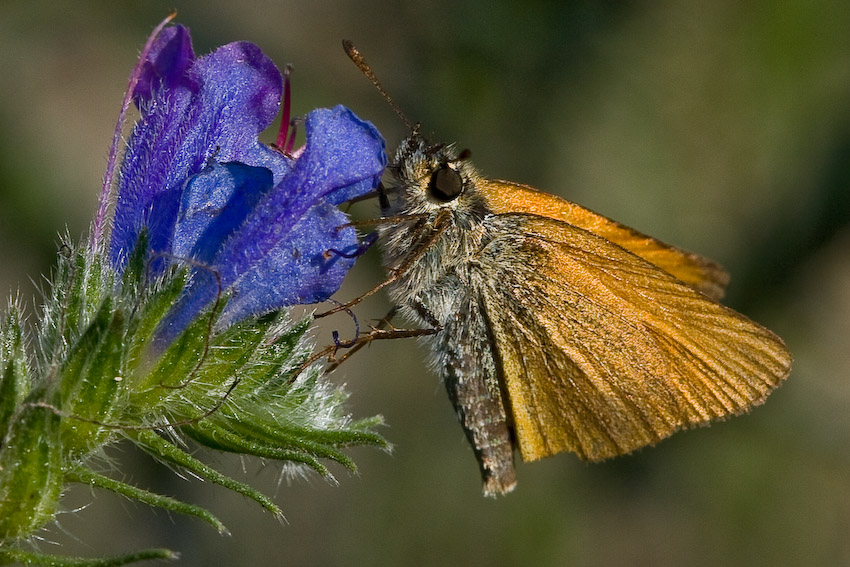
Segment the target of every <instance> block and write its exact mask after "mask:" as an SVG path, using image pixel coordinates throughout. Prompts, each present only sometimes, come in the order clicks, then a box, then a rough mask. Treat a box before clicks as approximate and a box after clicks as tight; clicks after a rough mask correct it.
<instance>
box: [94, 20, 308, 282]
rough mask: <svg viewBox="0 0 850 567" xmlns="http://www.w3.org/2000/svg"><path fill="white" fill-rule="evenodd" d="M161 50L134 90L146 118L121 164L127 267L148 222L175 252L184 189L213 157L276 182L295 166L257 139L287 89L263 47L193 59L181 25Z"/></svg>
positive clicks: (117, 231)
mask: <svg viewBox="0 0 850 567" xmlns="http://www.w3.org/2000/svg"><path fill="white" fill-rule="evenodd" d="M172 30H173V31H172ZM155 47H156V49H154V50H152V51H151V54H150V57H149V63H150V65H149V66H146V69H145V72H144V73H143V74H142V77H141V79H143V80H140V81H139V83H138V85H137V91H136V92H135V93H134V94H135V95H136V100H137V101H138V103H139V105H140V111H141V118H140V119H139V121H138V122H137V124H136V126H135V128H134V130H133V134H132V136H131V138H130V141H129V144H128V147H127V151H126V153H125V156H124V160H123V162H122V164H121V177H120V181H119V194H118V203H117V205H116V210H115V220H114V223H113V231H112V240H111V244H110V246H111V258H112V262H113V265H115V267H116V268H117V269H118V270H119V271H120V270H121V269H122V268H123V265H124V261H125V258H126V255H127V254H128V253H129V251H130V250H131V249H132V247H133V246H134V245H135V242H136V239H137V238H138V234H139V231H140V230H141V229H142V228H143V227H146V226H147V228H148V230H149V239H150V246H151V249H152V250H153V251H155V252H166V253H168V252H169V251H170V248H171V244H172V242H171V238H172V235H173V234H174V225H175V223H176V221H177V213H178V210H179V205H180V193H181V190H182V187H183V185H184V183H185V182H186V180H187V179H188V178H189V177H190V176H192V175H194V174H196V173H198V172H200V171H201V169H202V168H203V167H204V166H205V164H206V163H207V161H208V160H209V159H210V158H211V157H213V156H215V158H216V159H217V160H218V161H240V162H243V163H246V164H248V165H256V166H263V167H266V168H268V169H270V170H271V171H272V174H273V176H274V178H275V180H279V179H282V178H283V177H284V176H285V175H286V173H287V172H288V171H289V170H290V168H291V160H289V159H288V158H286V157H285V156H283V155H282V154H280V153H279V152H276V151H274V150H272V149H270V148H268V147H267V146H265V145H263V144H260V143H259V142H258V140H257V136H258V135H259V133H260V132H261V131H262V130H264V129H265V128H266V127H268V126H269V125H270V124H271V122H272V121H273V120H274V117H275V115H276V114H277V111H278V107H279V104H280V95H281V90H282V78H281V75H280V72H279V71H278V70H277V68H276V67H275V66H274V64H273V63H272V62H271V60H269V59H268V58H267V57H266V56H265V55H263V53H262V52H261V51H260V49H259V48H258V47H257V46H255V45H253V44H250V43H232V44H229V45H225V46H223V47H221V48H219V49H218V50H216V51H215V52H214V53H212V54H210V55H208V56H206V57H201V58H199V59H197V60H193V59H192V51H191V43H190V40H189V35H188V31H186V29H185V28H183V27H180V26H178V27H175V28H170V29H169V30H166V32H163V36H162V38H161V40H160V43H158V44H156V46H155Z"/></svg>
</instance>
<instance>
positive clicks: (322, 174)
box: [216, 106, 386, 305]
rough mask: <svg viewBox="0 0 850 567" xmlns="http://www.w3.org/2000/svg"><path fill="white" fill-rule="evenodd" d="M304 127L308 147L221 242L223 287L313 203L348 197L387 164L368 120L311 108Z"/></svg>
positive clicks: (253, 266)
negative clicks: (237, 228) (245, 217)
mask: <svg viewBox="0 0 850 567" xmlns="http://www.w3.org/2000/svg"><path fill="white" fill-rule="evenodd" d="M306 131H307V147H306V149H305V151H304V153H303V154H302V155H301V156H300V157H299V158H298V160H297V161H296V162H295V167H294V168H293V170H292V172H291V173H290V174H289V175H287V176H286V177H285V178H284V179H283V181H282V182H280V183H278V184H277V185H276V186H275V188H274V189H273V190H272V191H271V192H270V193H269V194H268V195H267V196H266V197H265V198H264V199H263V200H262V201H261V202H260V203H259V205H258V206H257V210H256V212H255V213H254V214H253V215H251V218H250V219H248V220H247V221H246V223H245V225H244V226H243V227H242V228H241V229H240V230H239V232H238V233H237V234H236V235H234V237H233V238H232V239H231V240H229V241H228V242H227V243H226V244H225V247H224V250H223V251H222V254H221V256H220V257H219V259H218V260H217V262H216V264H217V265H218V266H219V267H220V269H221V276H222V282H223V283H224V285H225V287H227V286H230V285H231V284H232V283H234V282H235V281H237V280H238V279H241V278H244V277H245V274H251V273H255V272H256V271H257V269H258V267H259V266H261V263H262V262H263V260H264V258H265V256H266V255H268V254H270V253H271V252H272V250H273V249H274V247H275V246H277V244H278V243H279V242H280V241H282V240H285V239H286V238H288V237H289V234H290V232H291V231H292V230H293V227H294V226H295V225H296V224H297V223H299V222H300V221H301V219H302V217H303V216H304V215H305V214H306V213H307V211H308V210H309V209H310V208H311V207H313V206H314V205H315V204H317V203H319V202H321V201H323V202H328V203H331V204H338V203H341V202H343V201H346V200H349V199H353V198H355V197H358V196H360V195H363V194H366V193H368V192H370V191H371V190H372V189H373V188H374V187H375V186H377V184H378V182H379V181H380V178H381V174H382V173H383V170H384V166H385V165H386V154H385V153H384V139H383V138H382V137H381V135H380V133H378V131H377V130H376V129H375V127H374V126H372V124H370V123H369V122H364V121H362V120H360V119H359V118H357V117H356V116H355V115H354V114H353V113H352V112H351V111H350V110H348V109H347V108H345V107H344V106H337V107H336V108H333V109H318V110H314V111H313V112H311V113H310V114H309V115H308V116H307V123H306ZM317 238H318V235H317ZM305 295H309V294H306V293H305ZM284 305H286V304H284Z"/></svg>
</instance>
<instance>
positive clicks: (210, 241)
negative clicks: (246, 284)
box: [172, 162, 273, 264]
mask: <svg viewBox="0 0 850 567" xmlns="http://www.w3.org/2000/svg"><path fill="white" fill-rule="evenodd" d="M272 184H273V180H272V172H271V171H269V170H268V169H266V168H264V167H252V166H249V165H245V164H243V163H239V162H230V163H225V164H218V163H213V164H212V165H209V166H207V167H206V168H204V170H203V171H201V172H200V173H199V174H197V175H194V176H192V177H190V178H189V181H188V182H187V183H186V187H185V189H184V190H183V195H182V199H181V203H180V212H179V213H178V215H177V223H176V225H175V227H174V242H173V247H172V254H173V255H174V256H175V257H176V258H192V259H193V260H195V261H197V262H201V263H204V264H211V263H212V261H213V260H214V259H215V257H216V255H217V254H218V253H219V251H220V249H221V245H222V243H224V241H225V240H226V239H227V238H229V237H230V236H231V235H232V234H233V232H234V231H235V230H236V229H237V228H239V226H241V225H242V223H243V222H245V219H246V218H247V217H248V215H249V214H250V213H251V212H252V211H253V210H254V207H255V206H256V205H257V202H258V201H259V200H260V198H261V197H262V196H263V195H265V194H266V193H267V192H268V191H269V190H270V189H271V188H272Z"/></svg>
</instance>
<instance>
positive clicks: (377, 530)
mask: <svg viewBox="0 0 850 567" xmlns="http://www.w3.org/2000/svg"><path fill="white" fill-rule="evenodd" d="M127 4H128V5H119V3H113V2H75V3H73V4H71V3H68V4H67V6H66V7H64V8H62V7H57V3H54V2H46V1H32V2H12V1H9V0H7V1H5V2H3V3H2V4H0V266H2V268H0V290H4V291H3V294H5V293H6V291H5V290H8V291H9V292H10V293H12V294H14V293H16V292H17V293H20V295H21V297H22V298H23V299H24V300H25V301H27V302H28V303H29V304H30V305H32V303H33V302H34V301H37V300H34V299H33V296H34V294H35V289H36V285H35V284H33V283H32V282H40V281H41V279H42V276H41V274H44V273H47V272H48V270H49V268H50V266H51V265H52V264H53V258H54V255H55V253H56V246H57V233H59V232H62V231H64V230H65V227H66V226H67V230H68V231H69V232H70V233H71V234H72V235H73V236H74V237H75V238H76V237H79V236H81V235H83V234H84V232H85V231H86V229H87V226H88V222H89V219H90V218H91V215H92V214H93V211H94V209H95V205H96V198H97V194H98V191H99V187H100V182H101V176H102V174H103V169H104V166H105V164H106V154H107V150H108V146H109V142H110V140H111V136H112V130H113V127H114V120H115V118H116V116H117V113H118V108H119V104H120V101H121V98H122V95H123V91H124V88H125V86H126V79H127V76H128V75H129V72H130V69H131V68H132V66H133V64H134V63H135V58H136V54H137V53H138V50H139V49H140V48H141V46H142V44H143V43H144V40H145V38H146V36H147V34H148V33H149V31H150V30H151V28H152V27H153V26H154V25H155V24H156V23H157V22H158V21H159V20H160V19H162V17H164V16H165V14H166V13H167V11H168V9H169V8H170V7H172V4H167V3H164V2H145V3H133V4H130V3H127ZM411 4H412V3H411ZM603 4H604V5H606V6H607V7H600V6H601V5H603ZM742 4H743V3H739V2H737V1H733V0H720V1H717V2H711V3H708V2H674V1H670V2H647V3H615V2H610V3H596V2H571V3H566V2H565V3H554V2H553V3H549V2H533V1H532V2H523V3H522V4H521V5H520V4H519V3H517V4H512V3H506V2H497V3H493V2H484V1H471V2H464V3H458V2H433V3H428V4H425V3H416V4H415V5H411V6H406V5H405V3H396V2H388V1H386V2H357V3H353V2H352V3H332V2H313V3H312V4H311V7H309V8H308V7H303V6H287V5H285V4H284V3H276V2H255V3H250V2H238V3H237V2H221V1H206V2H179V3H178V8H179V10H180V16H179V21H180V22H182V23H184V24H186V25H188V26H189V27H190V28H191V29H192V33H193V36H194V39H195V47H196V51H197V52H198V53H205V52H207V51H209V50H210V49H212V48H214V47H215V46H217V45H220V44H223V43H227V42H230V41H234V40H241V39H245V40H250V41H253V42H255V43H257V44H259V45H260V46H261V47H262V48H263V50H264V51H265V52H266V53H268V54H269V55H270V56H271V57H272V58H273V59H274V60H275V61H276V62H277V63H278V64H279V65H283V64H284V63H287V62H291V63H292V64H293V65H294V67H295V72H294V75H293V83H294V85H293V95H294V104H295V112H296V113H302V114H303V113H306V112H307V111H308V110H309V109H311V108H313V107H317V106H329V105H334V104H337V103H343V104H346V105H347V106H349V107H351V108H352V109H354V110H355V112H357V113H358V114H359V115H360V116H361V117H363V118H366V119H369V120H371V121H373V122H374V123H375V124H376V125H377V126H378V128H379V129H380V130H381V131H382V132H383V133H384V135H385V137H386V138H387V142H388V146H389V147H390V148H391V149H392V148H394V147H395V145H396V143H397V142H398V141H399V140H400V139H401V138H402V137H403V136H404V135H405V129H404V126H403V125H402V124H401V123H400V121H399V120H398V119H397V118H396V117H395V116H394V115H393V113H392V112H391V111H390V109H389V108H388V107H387V105H386V104H385V103H384V102H383V101H382V100H381V99H380V97H379V96H378V94H377V93H376V92H375V91H374V90H373V88H372V87H371V86H370V85H369V84H368V82H367V81H366V80H365V79H364V78H363V77H362V76H361V75H360V74H359V73H358V71H357V70H356V69H355V68H354V66H353V65H352V64H351V63H350V62H349V61H348V59H347V58H346V57H345V55H344V54H343V52H342V49H341V48H340V40H341V39H342V38H349V39H352V40H354V41H355V43H356V44H357V45H358V46H359V48H360V49H361V51H363V52H364V53H365V55H366V57H367V59H368V60H369V61H370V62H371V64H372V65H373V67H374V68H375V70H376V72H377V73H378V75H379V76H380V77H381V78H382V80H383V82H384V83H385V86H386V87H387V89H388V90H389V91H390V93H392V95H393V96H394V97H395V98H396V100H397V101H398V103H399V104H400V105H401V107H402V108H403V109H404V110H405V112H406V113H407V114H408V115H409V116H410V117H411V118H412V119H413V120H414V121H421V123H422V125H423V131H424V132H425V133H426V134H430V133H433V137H434V138H435V139H439V140H446V141H457V142H458V143H459V144H460V145H461V146H463V147H468V148H470V149H471V150H472V155H473V160H474V162H475V163H476V164H477V165H478V166H479V168H480V169H481V170H482V171H484V172H486V173H487V174H488V175H489V176H492V177H497V178H504V179H511V180H515V181H520V182H524V183H528V184H531V185H534V186H536V187H539V188H542V189H545V190H547V191H550V192H552V193H557V194H559V195H561V196H563V197H565V198H567V199H570V200H572V201H575V202H578V203H580V204H582V205H585V206H588V207H590V208H592V209H594V210H597V211H599V212H601V213H603V214H605V215H607V216H610V217H613V218H615V219H617V220H620V221H622V222H624V223H626V224H629V225H631V226H634V227H635V228H638V229H639V230H641V231H643V232H647V233H649V234H652V235H654V236H657V237H659V238H661V239H663V240H665V241H668V242H670V243H673V244H677V245H679V246H682V247H685V248H688V249H692V250H695V251H698V252H700V253H702V254H704V255H706V256H709V257H711V258H714V259H716V260H718V261H719V262H721V263H722V264H723V265H725V266H726V267H727V268H728V269H729V271H730V272H731V273H732V278H733V279H732V284H731V287H730V290H729V294H728V303H729V304H731V305H732V306H733V307H735V308H736V309H738V310H740V311H742V312H744V313H746V314H747V315H749V316H750V317H752V318H754V319H756V320H758V321H760V322H761V323H763V324H765V325H766V326H768V327H770V328H771V329H773V330H774V331H776V332H777V333H778V334H779V335H781V336H782V337H784V338H785V340H786V341H787V343H788V345H789V348H790V349H791V351H792V352H793V353H794V356H795V366H794V371H793V373H792V375H791V377H790V379H789V380H788V382H787V383H786V384H785V385H784V386H783V387H782V388H780V389H779V390H778V391H777V392H775V393H774V394H773V395H772V396H771V398H770V399H769V400H768V402H767V404H766V405H764V406H763V407H759V408H757V409H755V410H754V411H753V412H752V413H751V414H750V415H747V416H745V417H741V418H736V419H732V420H730V421H728V422H725V423H718V424H715V425H714V426H713V427H711V428H708V429H700V430H696V431H691V432H687V433H683V434H679V435H676V436H674V437H673V438H672V439H670V440H668V441H665V442H663V443H662V444H660V445H659V446H658V447H656V448H652V449H646V450H643V451H641V452H640V453H638V454H636V455H632V456H629V457H625V458H620V459H616V460H614V461H611V462H607V463H604V464H597V465H588V464H585V463H582V462H580V461H579V460H578V459H576V458H575V457H573V456H571V455H559V456H556V457H553V458H549V459H546V460H544V461H541V462H538V463H532V464H521V465H519V468H518V475H519V485H518V488H517V490H516V492H515V493H514V494H512V495H510V496H509V497H507V498H501V499H499V500H495V501H493V500H489V499H484V498H482V497H481V495H480V486H479V478H478V471H477V467H476V464H475V461H474V458H473V456H472V454H471V452H470V450H469V448H468V446H467V444H466V441H465V439H464V437H463V433H462V431H461V429H460V427H459V426H458V425H457V423H456V422H455V418H454V416H453V414H452V410H451V408H450V405H449V402H448V400H447V398H446V396H445V393H444V392H443V389H442V386H441V385H440V384H439V382H438V380H437V378H436V377H435V376H433V375H432V374H429V373H428V372H427V371H426V369H425V368H424V367H423V364H422V363H421V361H422V358H423V357H422V353H420V352H419V350H418V349H417V347H416V345H415V344H414V343H412V342H405V341H393V342H390V343H384V344H376V345H374V346H373V347H372V348H370V349H368V350H367V351H364V352H363V353H361V354H359V355H358V356H357V357H355V359H354V360H352V361H351V362H350V363H347V364H346V365H344V366H343V367H342V368H341V369H340V370H338V371H337V372H336V373H335V374H334V375H333V379H334V380H336V381H338V382H345V383H347V386H348V388H349V390H350V391H351V392H352V393H353V395H352V398H351V400H350V405H349V407H350V410H351V411H352V413H354V414H355V415H358V416H365V415H372V414H375V413H382V414H383V415H384V416H385V417H386V420H387V423H388V427H386V428H384V429H383V430H382V431H383V433H384V434H385V435H386V436H387V437H388V438H389V439H390V440H391V441H392V442H393V443H395V445H396V449H395V452H394V454H393V455H392V456H388V455H386V454H383V453H381V452H378V451H374V450H369V449H358V450H354V451H352V453H353V454H354V457H355V459H356V461H357V462H358V464H359V465H360V471H361V472H360V473H359V474H358V475H349V474H348V473H346V472H345V471H344V470H341V469H340V468H339V467H337V468H335V469H334V472H335V473H336V475H337V479H338V481H339V486H334V485H332V484H330V483H328V482H325V481H324V480H321V479H319V478H317V477H315V476H312V477H310V478H309V479H308V480H303V481H302V480H298V481H295V482H293V483H292V484H291V485H289V483H287V481H285V480H284V481H283V482H280V483H279V475H278V471H279V468H280V467H279V466H278V465H276V464H274V463H271V464H267V465H266V466H265V467H264V466H262V465H261V464H260V463H258V462H257V461H255V460H245V461H244V462H243V461H241V460H239V459H238V458H234V457H232V456H227V455H224V456H222V455H216V454H209V453H205V454H204V455H205V458H207V459H210V460H211V461H212V462H214V463H217V464H219V465H220V466H221V467H223V468H224V469H226V470H228V471H229V472H231V473H233V474H235V475H236V476H237V477H238V478H240V479H243V480H247V481H249V482H251V483H252V484H254V485H255V486H258V487H261V488H263V489H264V490H266V491H268V492H271V493H275V494H276V499H277V501H278V502H279V503H280V504H281V506H282V507H283V508H284V510H285V513H286V517H287V523H286V524H284V525H281V524H279V523H278V522H276V521H275V520H274V519H272V518H271V517H270V516H269V515H268V514H265V513H264V512H262V510H260V509H259V508H258V507H257V506H256V505H254V504H252V503H249V502H247V501H244V500H243V499H241V498H240V497H237V496H235V495H233V494H230V493H228V492H227V491H225V490H223V489H220V488H217V487H214V486H210V485H207V484H204V483H202V482H199V481H197V480H196V479H184V478H180V477H178V476H177V475H175V474H174V473H172V472H170V471H169V470H168V469H166V468H164V467H161V466H159V465H157V464H155V463H153V462H152V461H151V460H150V459H148V458H147V457H144V456H141V455H138V454H137V453H136V452H135V451H133V450H132V448H131V447H127V446H123V445H120V446H118V447H116V448H114V449H112V450H110V451H109V455H110V456H111V457H113V458H114V459H116V461H117V462H118V463H120V465H119V466H120V470H121V473H118V476H120V477H122V478H125V479H126V480H128V481H130V482H133V483H136V484H138V485H140V486H144V487H147V488H151V489H154V490H158V491H162V492H165V493H168V494H177V495H179V496H181V497H182V498H184V499H187V500H189V501H192V502H195V503H200V504H203V505H206V506H208V507H209V508H211V509H212V510H213V511H214V512H215V513H217V514H218V515H219V516H220V517H221V519H222V520H223V521H224V522H225V523H226V524H227V525H228V526H229V527H230V529H231V530H232V532H233V536H232V537H229V538H228V537H221V536H218V535H217V534H216V533H215V532H214V530H212V529H210V528H208V527H207V526H206V525H204V524H201V523H200V522H198V521H195V520H191V519H186V518H182V517H171V516H169V515H168V514H166V513H164V512H161V511H157V512H151V511H150V510H149V509H148V508H147V507H146V506H144V505H140V504H135V503H130V502H127V501H126V500H124V499H121V498H119V497H115V496H113V495H111V494H107V493H103V492H92V491H90V490H89V489H87V488H80V487H72V488H71V490H70V491H69V493H68V495H67V498H66V499H65V500H64V509H65V510H67V511H69V512H70V511H71V510H74V509H76V508H78V507H85V509H83V510H81V511H79V512H76V513H73V514H72V513H63V514H61V515H60V516H59V521H58V525H57V526H54V527H52V528H51V529H50V530H49V531H48V532H46V533H42V534H40V535H41V536H43V537H44V538H45V540H46V542H44V543H42V544H41V545H40V548H41V549H43V550H45V551H54V552H58V553H73V554H83V555H98V554H102V553H106V552H121V551H129V550H131V549H135V548H138V547H142V546H161V545H167V546H170V547H172V548H174V549H177V550H179V551H181V552H182V553H183V555H184V560H183V561H182V563H180V564H181V565H186V566H190V565H451V564H465V565H577V566H585V565H600V566H603V565H614V566H616V565H661V566H667V565H670V566H674V565H840V564H844V565H848V564H850V537H848V536H850V443H849V442H850V408H849V407H848V401H850V380H848V379H849V378H850V375H848V370H850V338H849V337H850V261H848V259H850V34H848V32H847V30H848V29H850V6H848V5H847V4H846V3H844V2H828V1H817V0H814V1H811V2H802V1H800V2H767V1H764V2H749V3H746V4H747V6H746V7H743V6H742ZM271 139H272V136H271V134H270V135H269V137H268V139H267V140H268V141H271ZM374 207H375V205H373V204H368V203H365V204H361V205H358V208H357V210H358V214H359V215H361V216H364V217H368V216H370V215H372V214H374V212H375V210H374ZM381 277H382V274H381V271H380V267H379V258H378V255H377V253H371V254H370V255H369V256H367V257H366V258H364V259H363V260H362V261H361V262H360V263H359V264H358V267H357V268H356V269H355V271H354V272H353V273H352V275H351V277H350V278H349V280H348V281H347V282H346V285H345V286H344V288H343V290H342V291H341V292H340V294H339V296H338V297H340V298H350V297H353V296H355V295H357V294H358V293H359V292H362V291H363V290H365V289H368V288H369V287H371V286H372V285H374V284H375V283H376V282H378V281H379V280H380V278H381ZM17 290H19V291H17ZM386 308H387V306H386V303H385V300H382V299H378V300H376V301H372V302H370V303H367V304H366V305H364V306H362V307H361V308H360V309H359V310H358V313H359V315H360V317H361V318H362V319H368V318H371V317H378V316H380V315H382V314H383V312H384V311H385V310H386ZM334 325H336V327H335V328H340V329H341V330H343V333H345V330H346V329H348V326H350V323H349V322H348V321H347V320H346V319H345V318H344V317H343V318H341V319H339V320H338V321H337V322H336V323H331V326H334ZM329 340H330V337H329V332H328V330H327V329H325V330H323V331H322V332H321V333H320V335H319V341H320V342H322V343H326V342H328V341H329ZM48 542H59V543H60V545H59V546H55V545H52V544H51V543H48Z"/></svg>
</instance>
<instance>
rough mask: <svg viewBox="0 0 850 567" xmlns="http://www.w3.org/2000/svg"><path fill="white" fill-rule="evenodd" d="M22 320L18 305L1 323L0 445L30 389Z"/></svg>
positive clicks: (13, 307)
mask: <svg viewBox="0 0 850 567" xmlns="http://www.w3.org/2000/svg"><path fill="white" fill-rule="evenodd" d="M21 323H22V322H21V314H20V311H19V309H18V307H17V305H10V306H9V312H8V313H7V314H6V319H5V321H3V322H2V323H0V447H3V438H4V437H5V436H6V433H7V431H8V430H9V425H10V424H11V420H12V416H13V415H14V414H15V411H17V409H18V407H19V406H20V404H21V402H23V401H24V398H26V396H27V394H28V393H29V388H30V378H29V368H28V366H29V365H28V364H27V356H26V353H25V352H24V341H23V329H22V328H21Z"/></svg>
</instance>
